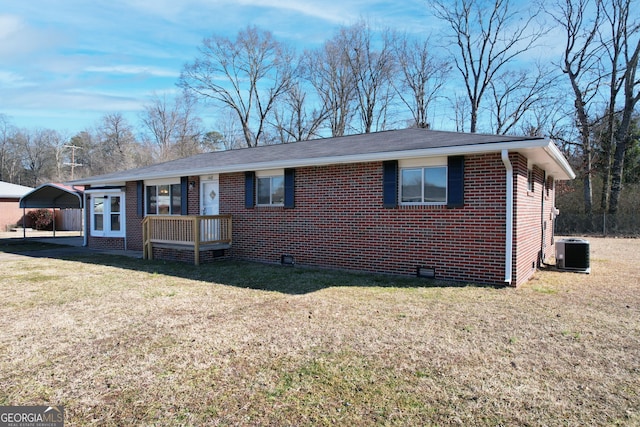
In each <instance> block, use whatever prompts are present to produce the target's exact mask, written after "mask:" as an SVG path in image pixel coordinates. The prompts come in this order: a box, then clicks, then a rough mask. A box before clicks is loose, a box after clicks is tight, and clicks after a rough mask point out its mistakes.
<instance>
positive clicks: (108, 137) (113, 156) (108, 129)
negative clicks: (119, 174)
mask: <svg viewBox="0 0 640 427" xmlns="http://www.w3.org/2000/svg"><path fill="white" fill-rule="evenodd" d="M96 142H97V144H98V153H96V154H97V155H98V160H96V161H94V165H93V166H94V169H95V170H96V172H98V173H109V172H115V171H118V170H125V169H130V168H132V167H136V166H139V165H141V163H144V162H143V161H142V160H141V158H140V156H139V155H140V152H139V151H138V148H139V147H138V144H137V142H136V139H135V136H134V134H133V128H132V127H131V125H130V124H129V122H128V121H127V120H126V119H125V118H124V117H123V116H122V114H120V113H112V114H107V115H105V116H104V117H103V118H102V120H101V122H100V124H99V125H98V127H97V130H96Z"/></svg>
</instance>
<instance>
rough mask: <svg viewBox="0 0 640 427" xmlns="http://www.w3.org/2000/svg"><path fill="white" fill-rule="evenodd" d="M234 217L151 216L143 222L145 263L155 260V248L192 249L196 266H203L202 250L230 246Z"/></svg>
mask: <svg viewBox="0 0 640 427" xmlns="http://www.w3.org/2000/svg"><path fill="white" fill-rule="evenodd" d="M231 236H232V229H231V215H207V216H199V215H198V216H195V215H182V216H177V215H150V216H147V217H146V218H145V219H144V220H143V221H142V241H143V252H142V255H143V257H144V259H153V246H154V244H156V245H175V246H176V247H180V246H188V247H193V251H194V264H195V265H198V264H200V249H201V248H203V247H206V246H209V247H212V246H216V245H220V246H223V245H230V244H231Z"/></svg>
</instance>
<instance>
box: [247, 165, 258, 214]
mask: <svg viewBox="0 0 640 427" xmlns="http://www.w3.org/2000/svg"><path fill="white" fill-rule="evenodd" d="M255 181H256V173H255V172H245V173H244V207H245V208H247V209H250V208H253V205H254V202H255V199H256V198H255V195H254V191H255V188H256V185H255Z"/></svg>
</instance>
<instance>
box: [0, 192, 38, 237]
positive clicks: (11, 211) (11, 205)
mask: <svg viewBox="0 0 640 427" xmlns="http://www.w3.org/2000/svg"><path fill="white" fill-rule="evenodd" d="M31 190H33V188H31V187H25V186H23V185H16V184H10V183H8V182H4V181H0V231H8V229H9V228H11V227H15V226H17V225H20V226H22V223H23V218H22V215H23V214H24V212H23V210H22V209H21V208H20V198H21V197H22V196H24V195H25V194H27V193H29V192H30V191H31Z"/></svg>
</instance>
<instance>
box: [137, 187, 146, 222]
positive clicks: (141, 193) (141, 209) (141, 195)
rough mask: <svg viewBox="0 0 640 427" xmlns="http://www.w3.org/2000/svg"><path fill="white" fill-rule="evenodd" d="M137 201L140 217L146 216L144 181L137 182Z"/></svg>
mask: <svg viewBox="0 0 640 427" xmlns="http://www.w3.org/2000/svg"><path fill="white" fill-rule="evenodd" d="M136 203H137V206H136V208H137V214H138V217H140V218H142V217H143V216H144V181H137V182H136Z"/></svg>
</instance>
